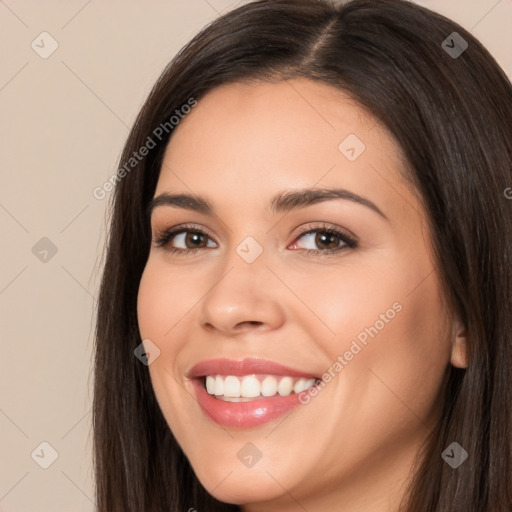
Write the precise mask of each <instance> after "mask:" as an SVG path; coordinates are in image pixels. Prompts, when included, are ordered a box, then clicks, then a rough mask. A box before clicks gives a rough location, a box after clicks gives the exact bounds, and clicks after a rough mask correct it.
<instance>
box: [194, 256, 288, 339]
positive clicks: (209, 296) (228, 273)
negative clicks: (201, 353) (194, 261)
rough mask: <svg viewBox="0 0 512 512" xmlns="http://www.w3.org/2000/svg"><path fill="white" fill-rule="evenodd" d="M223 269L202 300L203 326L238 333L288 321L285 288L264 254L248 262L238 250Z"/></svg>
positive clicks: (200, 316)
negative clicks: (239, 254)
mask: <svg viewBox="0 0 512 512" xmlns="http://www.w3.org/2000/svg"><path fill="white" fill-rule="evenodd" d="M233 252H234V251H233ZM223 270H224V272H223V273H222V275H220V276H216V278H215V279H214V280H213V281H212V284H210V285H209V291H208V292H207V293H206V294H205V295H204V296H203V299H202V301H201V303H200V307H199V322H200V324H201V327H202V328H203V329H206V330H208V331H210V332H217V333H221V334H223V335H224V336H235V335H237V334H239V333H245V332H248V331H267V330H273V329H278V328H279V327H280V326H281V325H282V324H283V323H284V319H285V315H284V310H283V299H284V297H283V296H281V295H280V294H281V293H282V290H281V287H280V286H279V281H278V279H277V278H276V277H275V275H274V274H273V273H272V272H271V271H270V270H269V269H268V267H267V265H266V260H265V258H264V257H263V255H262V256H260V257H259V258H258V259H256V260H255V261H254V262H252V263H247V262H245V261H244V260H242V259H241V258H240V257H239V256H238V254H236V253H234V254H233V255H232V256H231V257H230V258H229V261H228V262H226V266H225V267H224V269H223Z"/></svg>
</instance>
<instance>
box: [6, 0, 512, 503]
mask: <svg viewBox="0 0 512 512" xmlns="http://www.w3.org/2000/svg"><path fill="white" fill-rule="evenodd" d="M240 3H242V2H237V1H232V0H231V1H230V0H189V1H177V0H174V1H162V0H160V1H157V0H152V1H146V2H143V1H133V0H132V1H120V0H118V1H106V0H103V1H100V0H92V1H91V0H90V1H85V0H72V1H66V2H65V1H63V0H62V1H55V0H54V1H41V0H37V1H36V0H33V1H21V0H18V1H15V0H4V1H2V0H0V22H1V25H0V26H1V29H0V43H1V48H2V53H1V66H0V109H1V110H0V112H1V117H0V119H1V122H0V130H1V132H0V144H1V146H0V155H1V156H0V158H1V165H2V174H1V183H0V223H1V227H2V233H3V235H2V236H3V240H4V243H3V249H2V255H1V258H2V260H1V275H0V305H1V319H0V321H1V328H2V331H1V332H2V338H1V343H2V357H1V359H0V361H1V362H0V433H1V436H0V510H1V511H4V512H21V511H23V512H31V511H34V512H50V511H51V512H60V511H66V512H69V511H80V512H90V511H93V510H94V503H93V501H94V496H93V483H92V478H91V475H92V473H91V467H92V466H91V434H90V420H91V414H90V410H91V389H92V388H91V385H92V378H91V361H92V339H93V338H92V335H93V327H94V314H93V311H94V307H95V297H96V296H97V289H98V282H99V275H100V272H99V270H100V268H101V255H102V251H103V243H104V237H105V230H106V228H105V218H106V217H105V216H106V208H107V205H108V200H107V199H103V200H97V199H95V198H94V197H93V195H92V190H93V189H94V188H95V187H97V186H101V185H102V184H103V183H104V181H105V180H106V179H107V178H108V177H109V176H110V175H111V174H112V173H113V172H115V170H116V169H117V163H118V162H117V160H118V158H119V155H120V152H121V148H122V145H123V142H124V139H125V137H126V136H127V134H128V129H129V127H130V125H131V123H132V122H133V120H134V118H135V116H136V114H137V111H138V109H139V108H140V106H141V104H142V102H143V100H144V98H145V97H146V95H147V93H148V92H149V90H150V88H151V86H152V84H153V82H154V81H155V80H156V78H157V77H158V75H159V74H160V72H161V70H162V69H163V67H164V66H165V64H166V63H167V62H168V61H169V60H170V58H171V57H172V56H173V55H174V54H175V52H176V51H177V50H178V49H179V48H180V47H181V46H182V45H183V44H184V43H185V42H187V41H188V40H189V39H190V38H191V37H192V36H193V35H194V34H195V33H196V32H197V31H198V30H199V29H200V28H201V27H203V26H204V25H205V24H206V23H208V22H209V21H211V20H213V19H214V18H215V17H217V16H218V15H219V13H220V12H224V11H226V10H228V9H230V8H231V7H234V6H236V5H238V4H240ZM418 3H421V4H422V5H425V6H427V7H430V8H432V9H434V10H438V11H439V12H442V13H443V14H446V15H447V16H449V17H451V18H452V19H454V20H456V21H458V22H459V23H461V24H462V25H463V26H465V27H466V28H468V29H470V30H471V31H472V32H473V33H474V34H475V35H476V36H477V37H478V38H480V39H481V41H482V42H483V43H484V44H485V45H486V46H487V47H488V48H489V50H490V51H491V53H493V54H494V55H495V57H496V58H497V60H498V61H499V62H500V64H501V65H502V67H503V68H504V69H505V70H506V72H507V74H508V75H509V77H510V76H511V73H512V52H511V49H512V35H511V31H510V26H512V0H499V1H498V0H473V1H464V0H423V1H421V2H418ZM44 31H45V32H48V33H49V34H50V35H51V37H53V38H54V39H55V40H56V41H57V43H58V48H57V50H56V51H55V52H54V53H53V54H52V55H50V56H49V57H48V58H46V59H44V58H42V57H41V56H40V55H39V53H43V54H44V52H48V51H49V50H50V49H51V40H50V39H49V36H41V37H39V35H40V34H41V32H44ZM41 39H43V42H41ZM32 41H35V42H34V45H37V46H35V48H36V49H37V51H38V52H39V53H36V51H35V50H34V49H32V47H31V44H32ZM440 43H441V42H440ZM43 237H46V238H48V239H49V240H50V241H51V243H52V244H53V246H54V247H55V248H56V250H57V252H56V253H55V254H52V251H51V249H50V250H49V249H48V245H45V244H48V241H42V242H39V241H40V240H41V238H43ZM37 243H39V244H40V245H36V244H37ZM35 245H36V249H34V250H33V247H34V246H35ZM45 250H48V252H47V253H45ZM34 253H35V254H34ZM41 260H42V261H41ZM44 441H45V442H47V443H49V444H50V445H51V447H53V450H55V452H56V454H57V458H56V460H55V461H54V462H53V463H52V464H51V465H50V466H49V467H48V468H47V469H43V468H41V467H40V465H39V464H44V463H45V462H46V463H49V462H51V461H52V458H51V457H52V448H49V447H47V446H46V445H43V446H40V443H42V442H44ZM31 454H33V455H31Z"/></svg>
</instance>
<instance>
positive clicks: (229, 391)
mask: <svg viewBox="0 0 512 512" xmlns="http://www.w3.org/2000/svg"><path fill="white" fill-rule="evenodd" d="M224 396H230V397H240V381H239V380H238V377H234V376H233V375H228V376H227V377H226V378H225V379H224Z"/></svg>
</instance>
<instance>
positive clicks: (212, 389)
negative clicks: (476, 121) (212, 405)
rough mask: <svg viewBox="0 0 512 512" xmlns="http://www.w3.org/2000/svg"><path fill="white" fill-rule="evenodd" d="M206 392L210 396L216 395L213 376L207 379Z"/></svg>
mask: <svg viewBox="0 0 512 512" xmlns="http://www.w3.org/2000/svg"><path fill="white" fill-rule="evenodd" d="M206 391H208V393H210V395H213V394H215V379H214V378H213V377H212V376H211V375H208V377H206Z"/></svg>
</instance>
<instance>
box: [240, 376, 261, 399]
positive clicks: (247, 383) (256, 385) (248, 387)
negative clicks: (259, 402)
mask: <svg viewBox="0 0 512 512" xmlns="http://www.w3.org/2000/svg"><path fill="white" fill-rule="evenodd" d="M240 396H244V397H246V398H252V397H255V396H260V381H259V380H258V379H257V378H256V377H255V376H254V375H248V376H246V377H244V378H243V380H242V384H241V385H240Z"/></svg>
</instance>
